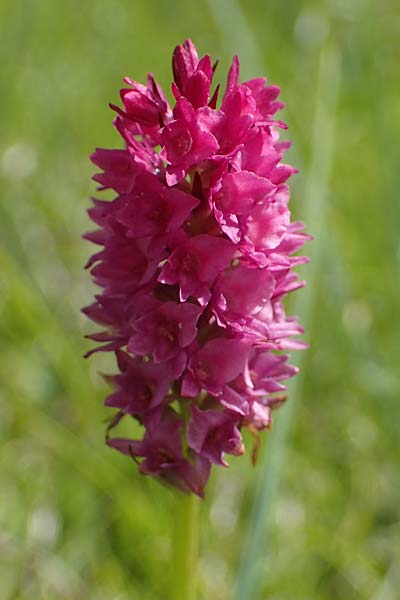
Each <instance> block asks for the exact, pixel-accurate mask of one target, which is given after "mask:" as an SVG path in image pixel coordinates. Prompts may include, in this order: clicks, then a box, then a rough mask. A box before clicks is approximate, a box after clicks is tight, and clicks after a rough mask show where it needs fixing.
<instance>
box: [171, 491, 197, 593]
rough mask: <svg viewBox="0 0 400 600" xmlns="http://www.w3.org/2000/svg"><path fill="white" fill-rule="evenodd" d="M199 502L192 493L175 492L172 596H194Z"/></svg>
mask: <svg viewBox="0 0 400 600" xmlns="http://www.w3.org/2000/svg"><path fill="white" fill-rule="evenodd" d="M199 503H200V499H199V498H198V497H197V496H195V495H194V494H189V495H187V496H183V495H178V494H177V495H176V504H175V524H174V539H173V565H172V566H173V580H172V596H171V598H172V600H195V598H196V588H197V585H196V584H197V556H198V537H199Z"/></svg>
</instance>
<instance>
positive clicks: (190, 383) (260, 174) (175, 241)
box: [84, 40, 308, 496]
mask: <svg viewBox="0 0 400 600" xmlns="http://www.w3.org/2000/svg"><path fill="white" fill-rule="evenodd" d="M215 66H216V65H214V66H213V65H212V63H211V59H210V57H209V56H204V57H203V58H202V59H201V60H199V58H198V55H197V52H196V49H195V47H194V45H193V44H192V42H191V41H190V40H187V41H186V42H185V43H184V44H183V45H182V46H178V47H177V48H176V49H175V51H174V54H173V71H174V82H173V84H172V92H173V95H174V97H175V100H176V102H175V105H174V107H173V109H171V108H170V106H169V104H168V102H167V100H166V98H165V96H164V94H163V92H162V90H161V89H160V87H159V86H158V85H157V83H156V82H155V81H154V79H153V76H152V75H151V74H150V75H149V76H148V80H147V83H146V85H142V84H140V83H137V82H136V81H133V80H131V79H128V78H126V79H125V82H126V84H127V87H126V88H124V89H122V90H121V100H122V108H119V107H117V106H114V105H111V107H112V108H113V109H114V110H115V111H116V113H117V116H116V119H115V126H116V128H117V130H118V132H119V133H120V135H121V136H122V138H123V140H124V142H125V148H124V149H123V150H105V149H97V150H96V151H95V153H94V154H93V155H92V157H91V158H92V161H93V162H94V164H95V165H96V166H97V167H99V168H100V170H101V171H102V172H101V173H98V174H96V175H95V176H94V179H95V181H97V182H98V183H99V184H100V186H101V188H100V189H112V190H114V191H115V192H116V197H115V199H114V200H112V201H101V200H97V199H95V200H94V205H93V207H92V208H90V209H89V215H90V217H91V219H92V220H93V221H94V222H95V223H96V225H98V227H99V229H97V230H96V231H94V232H90V233H88V234H87V235H86V238H87V239H88V240H90V241H91V242H93V243H95V244H98V245H99V246H101V249H100V251H99V252H97V253H96V254H94V255H93V256H92V257H91V259H90V260H89V262H88V265H87V266H88V268H90V270H91V273H92V275H93V278H94V282H95V283H96V284H97V285H98V286H100V288H102V290H101V293H100V294H98V295H96V300H95V302H94V304H92V305H90V306H88V307H86V308H85V309H84V312H85V314H86V315H88V316H89V317H90V319H92V320H93V321H95V322H96V323H99V324H101V325H102V327H103V330H102V331H101V332H100V333H95V334H93V335H91V336H89V337H90V338H91V339H93V340H95V341H96V342H99V343H100V345H99V346H98V347H97V348H95V349H94V350H91V351H90V352H88V355H89V354H91V353H93V352H96V351H98V350H103V351H113V352H115V354H116V357H117V362H118V368H119V373H118V374H117V375H114V376H108V377H107V379H108V381H109V382H111V384H112V385H113V392H112V393H111V394H110V395H109V396H108V398H107V399H106V402H105V403H106V405H107V406H109V407H112V408H114V409H116V411H117V412H116V415H115V417H114V418H113V420H112V422H111V424H110V427H109V428H108V434H107V443H108V444H109V445H110V446H112V447H114V448H116V449H117V450H119V451H120V452H122V453H124V454H126V455H128V456H131V457H133V458H134V459H135V461H136V462H137V463H138V464H139V469H140V472H141V473H144V474H149V475H154V476H156V477H158V478H161V479H162V480H164V481H166V482H168V483H171V484H173V485H175V486H177V487H179V488H180V489H182V490H183V491H187V492H188V491H191V492H194V493H195V494H198V495H200V496H202V495H203V493H204V486H205V484H206V482H207V479H208V477H209V474H210V468H211V465H212V464H216V465H225V466H226V465H227V463H226V457H225V455H226V454H233V455H240V454H243V452H244V446H243V442H242V437H241V433H240V432H241V429H242V428H243V427H248V428H249V429H250V431H251V432H252V433H253V435H254V436H255V437H257V434H258V432H259V431H260V430H263V429H266V428H268V427H269V425H270V420H271V416H270V412H271V409H272V408H273V407H274V406H276V405H277V404H279V403H280V402H281V401H282V399H283V397H282V393H281V392H282V390H284V389H285V387H284V385H283V384H282V381H283V380H285V379H287V378H289V377H291V376H292V375H294V374H295V373H296V371H297V369H296V368H295V367H293V366H291V365H289V364H288V363H287V358H288V357H287V356H286V355H284V354H282V353H281V352H279V351H281V350H287V349H296V348H302V347H303V344H302V343H301V342H299V341H296V340H294V339H292V338H293V336H296V335H298V334H300V333H301V332H302V329H301V327H300V326H299V325H298V323H297V321H296V319H295V318H294V317H287V316H286V314H285V311H284V307H283V305H282V298H283V296H285V294H287V293H288V292H291V291H293V290H295V289H296V288H299V287H301V286H302V285H303V282H301V281H298V278H297V276H296V274H294V273H293V271H292V267H294V266H296V265H299V264H300V263H303V262H305V261H306V259H305V258H304V257H299V256H293V254H294V253H295V252H296V251H297V250H299V248H301V246H302V245H303V243H304V242H305V240H306V239H308V236H307V235H306V234H304V233H301V231H300V230H301V229H302V228H303V224H302V223H299V222H295V223H291V222H290V212H289V210H288V201H289V188H288V186H287V184H286V183H285V182H286V180H287V179H288V178H289V177H290V175H291V174H292V173H294V172H295V171H296V170H295V169H294V168H293V167H291V166H289V165H287V164H283V163H282V162H281V159H282V157H283V154H284V152H285V150H286V149H287V148H288V147H289V143H288V142H279V133H278V132H279V128H285V127H286V126H285V124H284V123H282V122H281V121H276V120H274V118H273V117H274V114H275V113H276V112H277V111H278V110H279V109H280V108H282V106H283V104H282V103H281V102H278V101H277V97H278V94H279V88H278V87H276V86H273V85H266V80H265V79H263V78H258V79H252V80H250V81H246V82H245V83H239V81H238V75H239V62H238V59H237V58H236V57H235V58H234V59H233V63H232V66H231V68H230V70H229V74H228V78H227V85H226V90H225V93H224V95H223V98H222V101H221V103H218V93H219V86H217V87H216V88H215V91H214V92H212V91H211V84H212V79H213V75H214V71H215ZM277 351H278V352H277ZM126 415H130V416H131V417H133V418H135V419H137V421H139V423H140V424H141V425H143V427H144V436H143V439H140V440H132V439H126V438H119V437H111V433H110V432H111V429H112V428H113V427H114V426H115V425H117V423H118V422H119V421H120V420H121V418H122V417H124V416H126Z"/></svg>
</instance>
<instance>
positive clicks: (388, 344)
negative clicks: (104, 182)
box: [0, 0, 400, 600]
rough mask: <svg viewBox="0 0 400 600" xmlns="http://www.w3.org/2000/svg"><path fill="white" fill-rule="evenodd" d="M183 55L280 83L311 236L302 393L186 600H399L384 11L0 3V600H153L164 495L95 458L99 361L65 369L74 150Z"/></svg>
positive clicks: (204, 530)
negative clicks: (138, 86)
mask: <svg viewBox="0 0 400 600" xmlns="http://www.w3.org/2000/svg"><path fill="white" fill-rule="evenodd" d="M186 37H191V38H192V39H193V40H194V42H195V43H196V45H197V46H198V49H199V52H200V53H206V52H207V53H210V54H211V55H212V56H213V57H215V58H216V57H218V58H220V65H219V67H218V70H217V79H219V80H221V79H222V80H224V78H225V74H226V70H227V68H228V66H229V62H230V59H231V56H232V54H234V53H238V54H239V56H240V57H241V64H242V78H243V79H245V78H249V77H250V76H255V75H262V74H266V75H267V76H268V77H269V79H270V81H271V82H273V83H277V84H279V85H281V87H282V98H283V100H284V101H285V102H286V103H287V108H286V109H285V111H284V112H283V113H282V116H283V118H284V119H285V120H286V121H287V122H288V124H289V132H288V134H287V137H289V138H290V139H292V140H293V141H294V147H293V149H292V150H291V151H290V161H291V162H292V163H294V164H295V165H296V166H297V167H298V168H299V170H300V173H299V175H296V176H295V177H293V184H292V190H293V194H292V209H293V213H294V214H295V216H296V217H297V218H302V219H304V220H306V221H307V229H308V231H309V232H310V233H311V234H312V235H314V237H315V241H314V242H313V243H312V244H309V245H308V247H307V253H308V254H310V255H312V258H313V262H312V264H311V265H309V266H307V267H305V268H304V269H303V274H304V276H305V277H306V278H307V279H308V280H309V284H308V287H307V289H306V290H302V291H300V292H297V293H296V298H295V299H293V300H291V305H292V310H293V311H295V312H298V313H299V314H300V316H301V319H302V322H303V324H304V325H305V327H306V335H305V339H306V340H307V341H308V342H309V344H310V349H309V350H308V351H306V352H303V353H293V356H292V361H293V362H294V363H295V364H298V365H300V366H301V368H302V375H301V376H300V377H299V378H298V380H297V381H296V382H293V385H291V387H290V390H289V392H290V394H289V402H288V404H287V406H286V407H285V408H282V409H281V410H280V411H279V412H276V413H275V418H274V424H273V429H272V432H271V433H269V434H266V435H265V436H264V437H263V448H262V457H261V460H260V461H259V464H258V465H257V467H255V468H253V467H252V466H251V464H250V459H249V457H248V456H245V457H242V458H240V459H232V460H231V467H230V468H229V469H226V470H223V469H215V472H214V475H213V477H212V480H211V482H210V485H209V487H208V492H207V497H206V500H205V501H204V502H203V503H202V509H201V519H202V522H201V558H200V565H199V596H198V597H199V599H202V600H206V599H207V600H230V599H233V598H235V599H236V600H259V599H265V600H267V599H268V600H270V599H271V600H272V599H273V600H336V599H337V600H397V599H398V598H399V597H400V596H399V589H400V570H399V568H398V565H399V561H400V523H399V506H400V493H399V490H400V475H399V465H400V461H399V458H400V443H399V441H400V426H399V417H400V411H399V393H400V384H399V380H400V367H399V363H400V335H399V334H400V331H399V329H400V327H399V323H400V319H399V306H400V300H399V298H400V285H399V267H400V244H399V229H400V203H399V188H400V145H399V138H400V87H399V61H400V43H399V41H400V5H399V3H398V2H397V0H382V1H380V2H376V1H373V0H326V1H325V2H324V1H322V0H320V1H318V0H314V1H311V0H310V1H297V2H296V1H294V0H268V1H266V0H246V1H244V0H241V1H239V0H230V1H229V0H210V1H209V2H206V1H203V2H201V1H198V2H195V1H191V0H186V1H185V2H184V1H183V0H175V2H173V3H172V2H167V1H165V0H146V1H144V0H140V1H139V0H138V1H134V0H109V1H106V0H82V1H81V2H76V1H75V0H19V1H18V0H13V1H11V0H0V65H1V67H0V108H1V111H0V115H1V116H0V119H1V128H0V231H1V240H0V390H1V391H0V442H1V452H0V480H1V481H0V598H1V599H2V600H63V599H66V600H81V599H82V600H83V599H84V600H128V599H129V600H130V599H135V600H136V599H138V600H164V599H167V598H168V592H167V590H168V586H169V580H170V575H171V569H172V565H171V553H170V552H171V544H170V535H171V530H172V521H173V513H174V506H175V505H174V494H173V493H172V492H170V491H168V490H166V489H164V488H163V487H161V486H159V485H158V484H157V483H156V482H154V481H152V480H150V479H148V478H144V477H142V476H140V475H138V473H137V470H136V467H135V465H134V464H133V462H131V461H129V460H128V459H127V458H126V457H123V456H121V455H119V454H118V453H116V452H115V451H112V450H110V449H108V448H107V447H106V446H105V445H104V444H103V438H104V419H105V418H106V417H107V416H108V415H109V412H108V410H106V409H105V408H104V407H103V405H102V402H103V398H104V396H105V394H106V392H107V389H106V385H105V383H104V382H103V381H102V379H101V378H100V376H99V374H98V372H99V371H108V372H110V371H112V370H113V362H112V360H111V359H110V357H102V356H100V355H96V356H94V357H92V358H91V359H89V360H87V361H85V360H83V359H82V355H83V354H84V352H85V351H86V350H87V349H88V348H89V347H90V345H89V343H87V342H86V341H85V340H84V339H83V335H84V334H85V333H88V332H89V331H91V330H93V328H92V326H91V325H90V324H89V323H88V322H87V321H86V319H85V318H84V317H83V316H82V315H81V314H80V308H81V307H82V306H83V305H85V304H87V303H88V302H90V300H91V297H92V294H93V293H94V291H95V290H94V287H93V286H92V284H91V283H90V280H89V277H88V274H87V273H85V272H84V271H83V265H84V263H85V261H86V259H87V257H88V255H89V253H90V252H91V251H92V248H91V247H90V245H89V244H87V243H86V242H84V241H83V240H82V239H81V237H80V236H81V234H82V233H83V232H84V231H85V230H87V229H88V228H90V225H89V220H88V218H87V216H86V209H87V207H88V206H89V200H88V198H89V196H90V195H91V194H93V193H94V191H95V185H94V184H93V182H91V180H90V177H91V175H92V173H93V171H94V168H93V166H92V165H91V164H90V163H89V160H88V155H89V153H90V152H91V151H92V150H93V148H94V147H95V146H103V147H119V146H120V141H119V139H118V137H117V134H116V133H115V132H114V130H113V127H112V123H111V121H112V117H113V114H112V112H111V111H110V110H109V109H108V102H109V101H113V102H117V101H118V89H119V87H121V79H122V77H123V76H125V75H129V76H131V77H133V78H135V79H137V80H139V81H143V80H144V79H145V76H146V72H147V71H148V70H151V71H152V72H153V73H154V74H155V76H156V78H157V79H158V80H159V81H160V82H161V84H162V85H163V86H164V87H165V88H166V89H167V90H168V91H169V82H170V79H171V72H170V56H171V52H172V50H173V48H174V46H175V45H176V44H177V43H181V42H183V40H184V39H185V38H186ZM285 136H286V134H285ZM300 354H301V356H300ZM249 443H250V441H249ZM248 454H249V453H248ZM256 482H261V483H259V484H258V487H256ZM257 490H258V491H257ZM254 498H257V499H258V500H257V501H256V503H255V508H254ZM252 507H253V508H252ZM251 515H253V516H251ZM240 565H241V566H240ZM253 565H256V566H257V569H256V571H257V577H256V580H257V585H256V586H255V587H248V586H249V585H250V584H249V583H248V582H249V578H248V577H249V573H250V570H249V569H251V567H252V566H253ZM246 578H247V579H246ZM246 582H247V583H246ZM246 586H247V587H246ZM235 590H236V592H235ZM249 590H251V591H249Z"/></svg>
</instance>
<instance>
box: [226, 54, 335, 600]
mask: <svg viewBox="0 0 400 600" xmlns="http://www.w3.org/2000/svg"><path fill="white" fill-rule="evenodd" d="M339 85H340V53H339V50H338V49H337V48H335V47H333V46H327V47H325V48H324V49H322V50H321V55H320V61H319V72H318V86H317V93H316V110H315V119H314V125H313V136H312V152H311V164H310V168H309V173H308V177H307V179H306V185H305V198H306V200H305V203H304V207H305V210H304V211H303V214H302V218H303V216H304V221H305V222H306V225H307V231H308V232H310V233H311V234H312V235H313V236H314V242H313V243H312V244H310V245H309V247H308V248H307V254H309V255H310V257H311V259H312V262H311V265H310V266H309V267H308V268H307V280H308V285H307V288H306V289H305V290H304V291H302V292H301V293H300V294H299V295H298V298H296V300H295V301H294V302H293V303H292V305H291V308H292V311H291V312H293V313H295V314H299V315H300V320H301V322H302V324H303V325H304V327H305V330H306V332H309V331H310V328H311V321H312V312H313V306H314V291H315V288H316V284H317V277H318V271H319V265H320V261H319V257H320V255H321V250H322V244H323V238H324V235H325V228H326V219H325V213H326V201H327V196H328V190H329V179H330V174H331V168H332V157H333V148H334V133H335V113H336V108H337V100H338V92H339ZM302 360H304V359H303V358H302V357H301V356H300V357H299V359H298V360H297V364H299V362H300V363H301V361H302ZM299 366H300V368H301V364H300V365H299ZM301 385H302V375H301V372H300V375H298V376H297V377H295V378H294V380H293V381H291V383H290V385H289V386H288V387H289V390H288V393H289V401H288V403H287V405H286V406H284V407H283V408H282V409H281V410H280V412H279V415H277V417H276V420H275V427H274V428H273V431H272V433H271V434H270V436H271V438H270V442H269V445H268V448H267V451H266V452H265V451H264V453H263V455H262V457H261V464H260V466H259V470H258V472H259V480H258V485H257V487H256V492H255V497H254V503H253V507H252V512H251V516H250V522H249V526H248V531H247V538H246V540H245V544H244V547H243V553H242V559H241V563H240V566H239V571H238V579H237V586H236V591H235V596H234V597H235V599H236V600H243V599H244V598H249V599H250V598H251V599H252V600H256V599H257V598H259V592H260V588H261V584H262V580H261V579H262V571H263V563H264V562H265V557H266V552H267V543H268V541H269V531H270V521H271V515H272V513H273V509H274V506H275V500H276V498H277V494H278V491H279V480H280V474H281V472H282V469H283V468H284V464H285V454H286V449H287V445H288V437H289V433H290V426H291V423H292V420H293V415H294V411H295V408H296V401H297V399H298V398H299V396H300V394H301Z"/></svg>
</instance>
